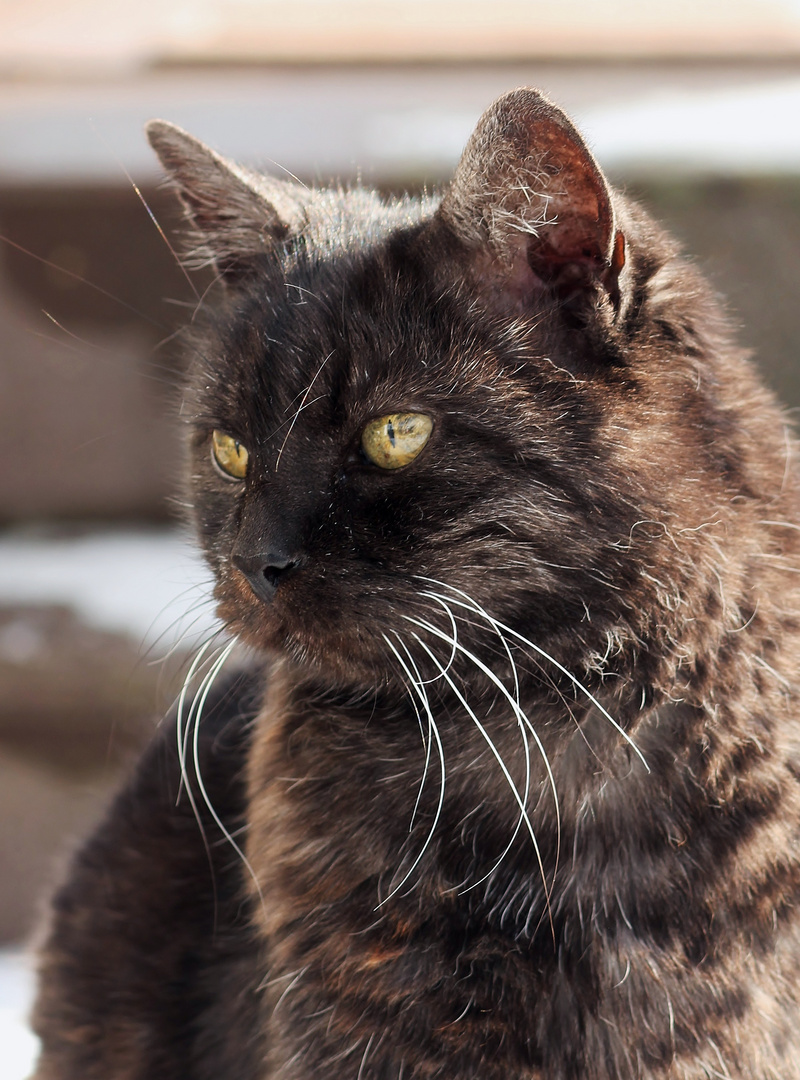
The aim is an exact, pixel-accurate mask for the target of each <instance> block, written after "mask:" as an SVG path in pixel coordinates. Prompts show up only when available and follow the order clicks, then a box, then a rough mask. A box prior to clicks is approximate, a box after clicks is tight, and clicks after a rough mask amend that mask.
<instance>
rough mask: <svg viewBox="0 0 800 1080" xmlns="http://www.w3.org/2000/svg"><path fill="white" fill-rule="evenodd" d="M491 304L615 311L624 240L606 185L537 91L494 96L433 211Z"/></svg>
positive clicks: (577, 137) (564, 120)
mask: <svg viewBox="0 0 800 1080" xmlns="http://www.w3.org/2000/svg"><path fill="white" fill-rule="evenodd" d="M438 213H439V217H440V220H441V221H442V222H443V223H444V224H445V225H446V227H447V228H449V229H450V230H451V231H452V232H454V233H455V234H456V235H457V236H458V237H459V239H460V240H461V241H462V243H463V244H464V245H465V246H466V248H467V250H468V251H469V252H471V253H472V257H473V262H474V272H475V273H476V274H477V276H478V278H479V279H480V280H481V281H482V283H483V284H484V285H485V287H486V288H487V290H488V291H489V292H490V293H491V294H492V296H493V297H494V298H496V299H498V300H501V299H502V300H503V301H504V302H506V303H512V304H513V305H514V306H518V305H521V306H523V307H524V306H527V305H528V304H530V303H532V302H535V299H536V297H537V295H540V294H541V292H542V291H543V290H547V291H549V292H551V293H555V294H556V295H558V296H559V297H560V298H562V299H564V300H565V301H566V300H569V299H573V298H575V297H581V296H586V294H587V292H591V293H594V294H595V295H596V294H597V292H598V290H599V291H600V293H601V294H604V295H605V296H607V297H608V298H609V299H610V300H611V302H612V304H613V305H614V306H615V307H616V306H617V305H618V303H619V277H620V273H621V271H622V268H623V266H624V265H625V238H624V236H623V234H622V232H621V231H620V230H619V229H618V228H617V223H616V221H615V216H614V208H613V203H612V199H611V192H610V190H609V186H608V184H607V182H606V180H605V177H604V176H603V174H602V172H601V171H600V168H599V166H598V165H597V163H596V162H595V160H594V158H593V156H592V154H591V152H590V150H589V149H588V147H587V146H586V144H585V142H584V141H583V139H582V138H581V136H580V134H579V133H578V131H577V130H576V129H575V127H574V126H573V124H572V123H571V122H570V120H569V119H568V118H567V117H566V116H565V114H564V113H563V112H562V111H561V110H560V109H559V108H557V107H556V106H555V105H553V104H552V102H550V101H548V100H547V98H545V97H544V96H543V95H542V94H540V93H539V92H538V91H537V90H531V89H527V88H522V89H519V90H513V91H511V93H509V94H506V95H505V96H503V97H501V98H499V99H498V100H497V101H496V102H495V103H494V104H493V105H491V106H490V108H489V109H488V110H487V111H486V112H485V113H484V114H483V116H482V117H481V119H480V121H479V122H478V126H477V128H476V129H475V131H474V132H473V134H472V137H471V138H470V140H469V142H468V143H467V146H466V148H465V150H464V153H463V155H462V157H461V161H460V162H459V164H458V167H457V169H456V173H455V176H454V177H453V181H452V183H451V185H450V187H449V189H448V191H447V193H446V195H445V197H444V199H443V200H442V204H441V207H440V209H439V212H438Z"/></svg>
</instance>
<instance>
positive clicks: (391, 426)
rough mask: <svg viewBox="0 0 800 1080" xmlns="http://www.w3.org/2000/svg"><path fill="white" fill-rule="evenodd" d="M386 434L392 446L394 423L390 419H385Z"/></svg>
mask: <svg viewBox="0 0 800 1080" xmlns="http://www.w3.org/2000/svg"><path fill="white" fill-rule="evenodd" d="M386 434H387V435H388V436H389V442H390V443H391V444H392V446H394V424H393V423H392V421H391V420H387V421H386Z"/></svg>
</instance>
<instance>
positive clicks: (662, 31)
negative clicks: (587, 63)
mask: <svg viewBox="0 0 800 1080" xmlns="http://www.w3.org/2000/svg"><path fill="white" fill-rule="evenodd" d="M798 50H800V12H798V7H797V5H796V4H793V3H791V2H790V0H703V2H702V3H697V2H695V0H671V2H670V3H668V4H665V3H663V2H660V0H659V2H657V0H606V2H602V3H601V2H599V0H562V2H561V3H559V4H553V3H545V2H544V0H493V2H492V3H486V2H484V0H458V2H455V0H335V2H334V0H292V2H291V3H286V2H285V0H282V2H279V0H191V2H190V0H172V2H169V3H157V2H155V0H141V2H140V3H137V4H129V5H121V4H108V3H107V2H106V0H72V2H71V3H66V4H65V3H62V2H60V0H5V3H4V4H3V6H2V7H1V8H0V65H5V66H7V67H17V68H20V69H25V68H26V66H30V65H33V66H37V65H41V64H44V65H46V64H48V63H49V64H56V65H59V64H60V65H63V64H67V65H70V64H75V63H84V64H85V63H86V62H87V61H88V62H91V63H92V64H93V65H96V66H98V67H119V65H120V64H127V65H132V66H133V65H137V64H142V63H148V62H152V61H171V60H187V59H188V60H209V59H210V60H220V59H265V58H266V59H273V60H274V59H282V60H287V59H289V60H309V59H312V60H320V59H326V60H330V59H335V60H353V59H358V60H376V59H378V60H381V59H382V60H385V59H423V58H426V59H430V58H434V59H454V58H462V59H463V58H472V59H475V58H483V59H488V58H494V59H496V58H498V57H509V56H517V57H519V56H574V55H586V56H626V55H628V56H630V55H644V56H663V55H675V54H680V55H712V56H714V55H717V56H719V55H754V54H762V55H763V54H769V55H786V54H787V53H788V54H791V53H795V54H796V53H797V52H798Z"/></svg>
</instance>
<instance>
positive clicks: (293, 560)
mask: <svg viewBox="0 0 800 1080" xmlns="http://www.w3.org/2000/svg"><path fill="white" fill-rule="evenodd" d="M300 561H301V560H300V557H299V556H298V555H285V554H283V553H282V552H273V551H271V552H268V553H267V554H266V555H260V554H257V555H239V554H236V555H232V556H231V562H232V563H233V565H234V566H235V567H236V569H237V570H240V571H241V573H242V574H244V576H245V577H246V578H247V583H248V585H249V586H250V588H251V589H252V590H253V592H254V593H255V594H256V596H257V597H258V599H259V600H266V601H267V602H269V601H270V600H272V598H273V597H274V596H275V593H276V591H277V589H278V586H279V585H280V583H281V582H282V581H283V580H284V578H286V577H288V575H289V574H290V573H291V572H292V571H293V570H294V569H296V568H297V567H298V566H299V565H300Z"/></svg>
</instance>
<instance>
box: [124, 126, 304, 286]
mask: <svg viewBox="0 0 800 1080" xmlns="http://www.w3.org/2000/svg"><path fill="white" fill-rule="evenodd" d="M146 131H147V137H148V139H149V140H150V145H151V146H152V147H153V149H154V150H155V152H156V154H157V155H158V158H159V161H160V162H161V164H162V166H163V168H164V171H165V172H166V173H167V175H168V176H169V177H170V178H171V179H172V181H173V183H174V184H175V187H176V189H177V191H178V194H179V196H180V199H181V202H182V203H183V205H184V208H185V210H186V214H187V217H188V218H189V220H190V221H191V223H192V225H193V227H194V228H193V236H192V241H193V246H192V249H191V252H190V258H191V260H192V261H193V262H194V263H195V265H201V264H203V263H206V264H207V263H213V264H214V265H215V266H216V267H217V269H218V271H219V273H220V274H221V276H222V277H223V278H224V280H225V281H226V282H227V283H228V284H237V283H239V282H241V281H242V280H243V279H246V278H247V277H248V276H249V274H250V273H251V271H252V268H253V264H254V261H255V258H256V257H257V256H259V255H263V254H264V252H265V251H267V250H268V249H269V248H270V247H272V246H273V245H274V244H276V243H282V242H285V241H287V240H288V239H289V238H290V237H291V235H292V234H293V233H296V232H299V231H300V229H302V227H303V224H304V220H305V215H304V212H303V203H302V200H301V192H302V188H301V187H300V186H299V185H298V184H292V183H288V182H286V181H283V180H275V179H273V178H272V177H268V176H260V175H256V174H254V173H249V172H248V171H247V170H245V169H242V168H240V167H239V166H238V165H235V164H233V162H230V161H226V160H225V158H223V157H220V155H219V154H217V153H215V152H214V151H213V150H211V149H210V147H208V146H206V145H205V143H202V142H201V141H200V140H199V139H195V138H194V136H192V135H189V134H188V133H187V132H185V131H183V130H182V129H181V128H179V127H177V126H176V125H175V124H170V123H167V121H165V120H151V121H150V123H149V124H148V125H147V127H146Z"/></svg>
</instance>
